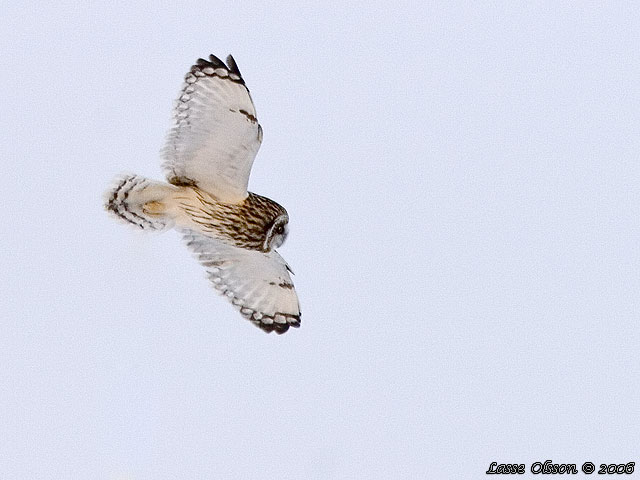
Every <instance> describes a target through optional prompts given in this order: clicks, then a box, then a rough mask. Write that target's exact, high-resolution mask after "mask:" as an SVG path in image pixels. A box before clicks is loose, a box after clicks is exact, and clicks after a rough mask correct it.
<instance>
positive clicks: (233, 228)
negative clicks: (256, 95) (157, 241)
mask: <svg viewBox="0 0 640 480" xmlns="http://www.w3.org/2000/svg"><path fill="white" fill-rule="evenodd" d="M173 118H174V125H173V127H172V128H171V130H170V131H169V134H168V137H167V143H166V146H165V148H164V150H163V151H162V155H163V157H164V163H163V167H164V168H165V169H166V172H167V181H168V183H164V182H155V181H152V180H148V179H146V178H142V177H140V176H135V175H127V176H123V177H120V178H119V179H118V181H117V183H116V185H115V186H114V188H113V189H112V190H110V191H109V192H107V194H106V198H105V201H106V204H105V207H106V209H107V210H108V211H109V212H111V213H113V214H114V215H116V216H117V217H119V218H121V219H123V220H125V221H127V222H128V223H130V224H133V225H135V226H136V227H139V228H140V229H142V230H163V229H168V228H172V227H173V228H176V229H177V230H178V231H180V232H181V233H182V234H183V235H184V238H185V240H186V242H187V245H188V246H189V248H191V250H193V252H194V253H195V256H196V257H197V259H198V260H199V261H200V262H201V263H202V265H204V266H205V267H206V268H207V273H208V276H209V279H210V280H211V282H212V283H213V286H214V287H215V288H216V289H217V290H218V291H219V292H220V293H222V294H223V295H224V296H226V297H227V298H228V299H229V301H231V303H233V305H235V306H236V307H237V308H238V309H239V310H240V313H241V314H242V315H243V316H245V317H246V318H247V319H249V320H251V321H252V322H253V323H254V324H256V325H257V326H259V327H260V328H261V329H263V330H265V331H266V332H272V331H275V332H277V333H284V332H286V331H287V330H288V329H289V327H299V326H300V308H299V305H298V297H297V295H296V291H295V290H294V288H293V284H292V282H291V277H290V276H289V272H290V271H291V270H290V269H289V267H288V265H287V263H286V262H285V261H284V260H283V259H282V257H281V256H280V255H279V254H278V252H276V251H275V249H276V248H278V247H280V245H282V243H283V242H284V241H285V238H286V237H287V223H288V221H289V216H288V215H287V211H286V210H285V209H284V208H283V207H282V206H280V205H278V204H277V203H276V202H274V201H273V200H270V199H268V198H265V197H262V196H260V195H256V194H255V193H251V192H248V191H247V184H248V182H249V173H250V172H251V165H252V164H253V159H254V158H255V156H256V153H257V152H258V149H259V148H260V143H261V142H262V127H261V126H260V124H259V123H258V119H257V118H256V110H255V107H254V106H253V101H252V100H251V96H250V95H249V90H248V89H247V87H246V85H245V83H244V79H243V78H242V75H241V74H240V70H238V66H237V65H236V62H235V61H234V59H233V57H232V56H231V55H229V56H228V57H227V64H226V65H225V64H224V63H223V62H222V61H221V60H220V59H218V58H217V57H215V56H214V55H210V56H209V60H203V59H199V60H198V61H197V63H196V64H195V65H194V66H192V67H191V70H190V71H189V73H187V75H186V77H185V83H184V85H183V87H182V91H181V92H180V95H179V97H178V100H177V101H176V105H175V109H174V114H173Z"/></svg>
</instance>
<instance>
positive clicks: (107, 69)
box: [0, 1, 640, 480]
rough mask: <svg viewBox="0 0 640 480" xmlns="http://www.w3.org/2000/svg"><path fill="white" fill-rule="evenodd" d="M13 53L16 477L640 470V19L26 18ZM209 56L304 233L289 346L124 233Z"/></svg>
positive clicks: (9, 118)
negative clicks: (192, 77) (122, 219)
mask: <svg viewBox="0 0 640 480" xmlns="http://www.w3.org/2000/svg"><path fill="white" fill-rule="evenodd" d="M131 3H133V4H131ZM303 5H304V6H303ZM0 39H1V50H0V66H1V68H0V81H1V88H2V100H1V102H2V108H1V109H0V128H1V132H2V142H0V158H1V159H2V165H3V181H2V187H1V188H0V201H1V202H2V203H1V205H2V208H0V220H1V222H0V223H1V225H2V231H1V237H0V239H1V242H2V248H1V252H2V253H1V255H2V263H1V272H2V273H1V274H0V292H1V300H0V303H1V311H2V313H1V317H2V318H1V320H0V432H1V433H0V477H1V478H3V479H27V478H28V479H53V478H55V479H84V478H96V479H110V480H125V479H127V480H129V479H131V480H133V479H136V480H137V479H175V478H220V479H233V478H244V479H271V478H273V479H276V478H278V479H298V478H306V479H353V478H366V479H378V478H380V479H386V478H402V479H405V478H406V479H415V478H480V477H484V476H485V475H484V472H485V470H486V469H487V467H488V466H489V463H490V462H491V461H498V462H505V463H507V462H510V463H525V464H526V465H527V469H529V467H530V465H531V463H533V462H535V461H544V460H546V459H552V460H553V461H554V462H558V463H576V464H578V467H579V466H580V465H581V464H582V463H583V462H585V461H592V462H593V463H595V464H600V463H611V462H615V463H620V462H627V461H636V462H639V461H640V447H639V445H640V387H639V385H640V353H639V348H638V347H639V345H640V326H639V320H640V276H639V267H640V247H639V245H640V243H639V237H640V228H639V219H640V193H639V192H640V164H639V162H638V159H639V154H640V87H639V78H640V7H639V6H638V3H637V2H628V3H625V2H575V3H574V2H571V3H563V2H552V1H549V2H441V3H423V2H394V3H393V5H391V4H389V3H388V2H378V3H375V2H362V3H357V2H356V3H351V4H350V5H348V6H347V5H344V4H343V3H342V2H336V3H331V2H305V3H304V4H303V3H302V2H301V3H300V4H288V3H285V2H259V3H258V2H255V3H254V2H246V3H242V2H238V1H228V2H216V1H202V2H188V3H187V2H176V3H174V2H164V3H155V4H154V3H144V2H104V3H100V2H13V3H9V2H3V3H2V7H1V11H0ZM209 53H215V54H216V55H218V56H220V57H223V56H225V55H227V54H228V53H233V54H234V56H235V58H236V60H237V62H238V64H239V67H240V69H241V71H242V72H243V75H244V77H245V79H246V81H247V84H248V85H249V87H250V89H251V92H252V95H253V98H254V100H255V103H256V108H257V111H258V116H259V118H260V120H261V123H262V125H263V127H264V132H265V134H264V142H263V145H262V149H261V150H260V152H259V154H258V157H257V159H256V162H255V165H254V169H253V173H252V177H251V181H250V189H251V190H252V191H255V192H257V193H260V194H263V195H266V196H269V197H271V198H273V199H275V200H276V201H278V202H279V203H281V204H282V205H284V206H285V207H286V208H287V210H288V211H289V214H290V217H291V222H290V231H291V233H290V236H289V239H288V241H287V243H286V244H285V245H284V246H283V247H282V248H281V249H280V253H281V254H282V255H283V256H284V257H285V258H286V259H287V261H288V262H289V263H290V264H291V266H292V268H293V270H294V271H295V273H296V275H295V277H294V282H295V284H296V287H297V290H298V294H299V297H300V301H301V306H302V311H303V318H302V327H301V328H300V329H299V330H290V331H289V332H288V333H287V334H286V335H283V336H279V337H278V336H276V335H265V334H264V333H263V332H261V331H260V330H259V329H257V328H255V327H253V326H252V325H251V324H250V323H249V322H247V321H245V320H244V319H242V318H241V317H240V315H239V314H238V313H237V312H236V311H235V310H234V309H233V308H232V307H231V306H230V305H229V304H228V303H227V302H226V301H224V299H222V298H220V297H219V296H218V295H217V293H216V292H215V290H213V289H212V288H211V287H210V285H209V284H208V282H207V280H206V278H205V273H204V269H203V268H202V267H201V266H200V265H198V264H197V262H196V261H195V260H194V259H193V258H191V255H190V253H189V251H188V250H187V249H186V247H184V245H182V242H181V240H180V238H179V236H178V235H177V234H176V233H175V232H168V233H164V234H161V235H144V234H141V233H138V232H136V231H134V229H132V228H129V227H127V226H126V225H122V224H120V223H118V222H115V221H113V220H112V219H111V218H110V217H109V216H108V215H107V214H106V213H105V212H104V211H103V210H102V193H103V191H104V190H105V189H106V188H107V187H108V186H109V185H110V183H111V181H112V178H113V177H114V176H115V175H117V174H119V173H121V172H123V171H130V172H135V173H138V174H142V175H146V176H149V177H153V178H157V179H160V178H163V172H162V170H161V168H160V159H159V154H158V152H159V150H160V148H161V147H162V145H163V141H164V135H165V132H166V130H167V129H168V127H169V126H170V112H171V107H172V101H173V100H174V98H175V97H176V96H177V94H178V91H179V89H180V86H181V83H182V79H183V76H184V74H185V73H186V71H187V70H188V69H189V67H190V65H191V64H192V63H193V62H194V61H195V60H196V59H197V58H198V57H200V56H206V55H208V54H209ZM527 476H530V474H528V475H527Z"/></svg>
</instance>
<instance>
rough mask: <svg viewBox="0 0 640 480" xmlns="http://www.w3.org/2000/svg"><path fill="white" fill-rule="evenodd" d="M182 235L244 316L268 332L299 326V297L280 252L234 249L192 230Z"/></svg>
mask: <svg viewBox="0 0 640 480" xmlns="http://www.w3.org/2000/svg"><path fill="white" fill-rule="evenodd" d="M182 233H183V234H184V239H185V241H186V242H187V245H188V246H189V248H190V249H191V250H192V251H193V252H194V253H195V256H196V258H197V259H198V260H199V261H200V263H202V265H204V266H205V267H206V268H207V273H208V275H209V279H210V280H211V282H212V283H213V286H214V288H215V289H216V290H218V291H219V292H220V293H221V294H223V295H224V296H226V297H227V298H228V299H229V300H230V301H231V303H233V305H235V306H236V307H237V308H238V309H239V310H240V313H241V314H242V315H243V316H244V317H246V318H247V319H248V320H251V321H252V322H253V323H254V324H255V325H257V326H258V327H260V328H261V329H262V330H264V331H266V332H267V333H270V332H273V331H275V332H276V333H284V332H286V331H287V330H288V329H289V327H299V326H300V315H301V313H300V306H299V304H298V296H297V294H296V291H295V289H294V287H293V283H292V282H291V277H290V276H289V271H290V270H289V267H288V266H287V263H286V262H285V261H284V259H283V258H282V257H281V256H280V255H279V254H278V252H276V251H275V250H272V251H271V252H268V253H263V252H259V251H257V250H248V249H244V248H238V247H234V246H231V245H228V244H226V243H223V242H221V241H219V240H215V239H212V238H209V237H205V236H204V235H200V234H199V233H196V232H194V231H192V230H182Z"/></svg>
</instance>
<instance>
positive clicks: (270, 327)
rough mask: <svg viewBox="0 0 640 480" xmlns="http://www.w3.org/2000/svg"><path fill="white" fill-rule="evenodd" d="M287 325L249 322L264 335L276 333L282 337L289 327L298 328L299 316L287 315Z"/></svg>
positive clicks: (256, 321)
mask: <svg viewBox="0 0 640 480" xmlns="http://www.w3.org/2000/svg"><path fill="white" fill-rule="evenodd" d="M286 317H287V323H276V322H273V323H263V322H261V321H260V320H253V319H252V320H251V321H252V322H253V323H254V324H255V325H256V326H257V327H259V328H260V329H261V330H263V331H265V332H266V333H271V332H276V333H277V334H278V335H282V334H283V333H285V332H286V331H287V330H289V327H293V328H300V315H287V316H286Z"/></svg>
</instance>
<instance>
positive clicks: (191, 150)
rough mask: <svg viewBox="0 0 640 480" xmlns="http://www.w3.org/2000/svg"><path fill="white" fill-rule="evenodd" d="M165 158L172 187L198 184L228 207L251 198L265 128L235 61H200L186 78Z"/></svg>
mask: <svg viewBox="0 0 640 480" xmlns="http://www.w3.org/2000/svg"><path fill="white" fill-rule="evenodd" d="M173 120H174V125H173V127H172V128H171V130H170V131H169V134H168V135H167V141H166V145H165V147H164V149H163V150H162V156H163V158H164V163H163V166H164V167H165V169H166V171H167V179H168V181H169V183H173V184H174V185H198V186H199V187H200V188H202V189H203V190H206V191H207V192H209V193H211V194H213V195H215V196H216V197H217V198H218V199H219V200H221V201H223V202H228V203H240V202H241V201H243V200H244V199H245V198H246V196H247V184H248V183H249V174H250V173H251V166H252V165H253V160H254V158H255V156H256V153H258V149H259V148H260V143H261V142H262V127H260V124H259V123H258V119H257V118H256V110H255V107H254V106H253V101H252V100H251V96H250V95H249V89H247V87H246V85H245V83H244V79H243V78H242V75H241V74H240V70H238V66H237V65H236V62H235V61H234V59H233V57H232V56H231V55H229V56H228V57H227V65H225V64H224V63H223V62H222V61H221V60H220V59H219V58H217V57H215V56H214V55H210V56H209V60H203V59H198V61H197V63H196V64H195V65H194V66H193V67H191V71H190V72H189V73H187V75H186V77H185V83H184V86H183V87H182V91H181V92H180V96H179V97H178V99H177V101H176V106H175V108H174V112H173Z"/></svg>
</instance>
